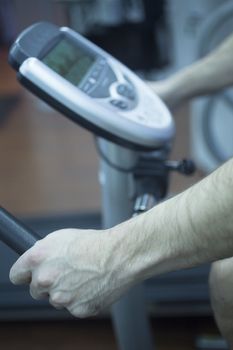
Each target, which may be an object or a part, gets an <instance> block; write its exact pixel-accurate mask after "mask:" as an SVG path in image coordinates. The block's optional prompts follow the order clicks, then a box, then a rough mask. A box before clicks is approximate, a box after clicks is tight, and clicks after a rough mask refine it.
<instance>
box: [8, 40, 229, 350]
mask: <svg viewBox="0 0 233 350" xmlns="http://www.w3.org/2000/svg"><path fill="white" fill-rule="evenodd" d="M232 57H233V35H232V36H230V37H229V38H228V39H227V40H226V41H225V42H224V43H223V44H222V45H221V46H219V47H218V48H217V49H216V50H215V51H214V52H213V53H211V54H210V55H208V56H206V57H204V58H203V59H201V60H200V61H198V62H196V63H194V64H193V65H191V66H189V67H187V68H185V69H184V70H182V71H180V72H178V73H177V74H175V75H174V76H172V77H171V78H168V79H167V80H165V81H161V82H155V83H150V86H151V88H152V89H153V90H154V91H155V93H157V94H158V95H159V96H160V97H161V98H162V99H163V100H164V101H165V103H167V105H168V106H169V107H170V108H171V109H172V108H174V107H176V106H178V105H179V104H181V103H182V102H183V101H186V100H187V99H190V98H193V97H196V96H200V95H205V94H209V93H213V92H215V91H218V90H220V89H222V88H224V87H227V86H230V85H232V84H233V64H232ZM232 174H233V159H231V160H230V161H228V162H227V163H226V164H224V165H223V166H222V167H220V168H219V169H217V170H216V171H215V172H214V173H212V174H211V175H209V176H208V177H206V178H205V179H204V180H202V181H201V182H200V183H198V184H196V185H195V186H193V187H191V188H190V189H188V190H186V191H185V192H183V193H181V194H179V195H178V196H176V197H174V198H172V199H169V200H167V201H166V202H164V203H161V204H160V205H158V206H157V207H155V208H153V209H152V210H150V211H149V212H147V213H145V214H143V215H141V216H139V217H136V218H133V219H131V220H129V221H126V222H124V223H122V224H120V225H118V226H115V227H113V228H111V229H109V230H104V231H92V230H86V231H83V230H76V229H66V230H61V231H57V232H53V233H51V234H50V235H48V236H47V237H46V238H44V239H43V240H41V241H39V242H38V243H37V244H36V245H35V246H34V247H33V248H31V249H30V250H29V251H28V252H26V253H25V254H24V255H23V256H22V257H20V258H19V260H18V261H17V262H16V263H15V264H14V266H13V267H12V269H11V272H10V279H11V281H12V282H13V283H15V284H21V283H28V284H30V291H31V294H32V296H33V297H34V298H36V299H39V298H43V297H49V299H50V302H51V304H52V305H54V306H55V307H57V308H62V307H65V308H67V309H68V310H69V311H70V312H71V313H72V314H73V315H75V316H77V317H86V316H90V315H94V314H96V313H97V312H98V311H99V310H101V309H102V308H104V307H106V306H109V305H110V304H112V303H113V302H114V301H115V300H117V299H118V298H119V297H120V296H121V295H122V294H124V293H125V291H126V290H127V289H128V288H130V287H131V286H132V285H134V284H136V283H138V282H140V281H142V280H143V279H146V278H147V277H150V276H152V275H157V274H160V273H164V272H168V271H173V270H177V269H180V268H187V267H193V266H197V265H200V264H202V263H206V262H210V261H217V260H219V259H224V258H229V257H231V256H232V255H233V215H232V213H233V196H232V193H233V176H232ZM229 271H230V272H229ZM231 271H233V259H228V260H222V261H221V262H217V263H215V264H214V265H213V269H212V272H211V276H210V286H211V293H212V302H213V309H214V311H215V316H216V320H217V322H218V324H219V327H220V329H221V331H222V333H223V335H224V336H225V337H226V339H227V340H228V341H229V344H230V345H231V347H232V349H233V338H232V335H233V326H231V323H232V322H231V319H232V317H233V305H232V298H231V295H230V292H229V291H231V290H232V286H233V277H232V276H233V273H231ZM219 283H221V284H219ZM219 285H221V286H222V288H219Z"/></svg>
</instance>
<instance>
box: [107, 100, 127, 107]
mask: <svg viewBox="0 0 233 350" xmlns="http://www.w3.org/2000/svg"><path fill="white" fill-rule="evenodd" d="M110 103H111V104H112V105H113V106H115V107H117V108H120V109H127V108H128V104H127V102H125V101H122V100H117V99H112V100H111V101H110Z"/></svg>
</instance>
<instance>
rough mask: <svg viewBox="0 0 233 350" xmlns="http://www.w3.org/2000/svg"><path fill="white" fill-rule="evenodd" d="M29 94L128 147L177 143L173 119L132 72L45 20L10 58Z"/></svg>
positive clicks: (22, 37)
mask: <svg viewBox="0 0 233 350" xmlns="http://www.w3.org/2000/svg"><path fill="white" fill-rule="evenodd" d="M9 62H10V64H11V65H12V66H13V67H14V68H15V69H16V70H17V71H18V79H19V80H20V82H21V83H22V84H23V85H25V86H26V87H27V88H28V89H29V90H31V91H32V92H33V93H35V94H36V95H37V96H39V97H40V98H41V99H42V100H44V101H46V102H47V103H48V104H50V105H51V106H53V107H55V108H56V109H57V110H59V111H60V112H61V113H63V114H64V115H66V116H67V117H69V118H70V119H72V120H73V121H74V122H76V123H78V124H80V125H82V126H84V127H85V128H87V129H89V130H90V131H92V132H93V133H94V134H96V135H98V136H101V137H103V138H106V139H108V140H110V141H112V142H113V143H117V144H120V145H123V146H126V147H128V148H133V149H138V150H153V149H158V148H161V147H163V146H164V145H165V144H168V143H170V142H171V140H172V138H173V135H174V123H173V120H172V117H171V115H170V113H169V111H168V109H167V108H166V106H165V105H164V103H163V102H162V101H161V100H160V99H159V97H157V96H156V95H155V94H154V93H153V92H152V91H151V89H150V88H149V87H148V86H147V85H146V84H145V83H144V82H143V81H142V80H141V79H140V78H139V77H138V76H137V75H136V74H134V73H133V72H132V71H131V70H130V69H128V68H127V67H126V66H124V65H123V64H122V63H120V62H119V61H118V60H116V59H115V58H114V57H112V56H111V55H109V54H108V53H106V52H105V51H104V50H102V49H101V48H99V47H97V46H96V45H95V44H93V43H91V42H90V41H89V40H87V39H86V38H84V37H83V36H81V35H80V34H78V33H76V32H74V31H73V30H71V29H70V28H67V27H61V28H59V27H57V26H55V25H53V24H51V23H47V22H39V23H36V24H34V25H32V26H31V27H29V28H27V29H26V30H24V31H23V32H22V34H21V35H19V37H18V39H17V40H16V41H15V43H14V44H13V46H12V48H11V50H10V54H9Z"/></svg>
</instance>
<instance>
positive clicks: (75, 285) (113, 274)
mask: <svg viewBox="0 0 233 350" xmlns="http://www.w3.org/2000/svg"><path fill="white" fill-rule="evenodd" d="M111 236H112V235H110V231H108V230H105V231H95V230H77V229H64V230H59V231H55V232H53V233H51V234H49V235H48V236H47V237H45V238H44V239H42V240H40V241H38V242H37V243H36V244H35V245H34V246H33V247H32V248H31V249H29V250H28V251H27V252H26V253H25V254H23V255H22V256H21V257H20V258H19V259H18V261H17V262H16V263H15V264H14V265H13V267H12V268H11V271H10V280H11V281H12V282H13V283H14V284H23V283H27V284H30V294H31V296H32V297H33V298H34V299H42V298H47V297H48V298H49V301H50V303H51V304H52V305H53V306H54V307H55V308H58V309H60V308H66V309H67V310H68V311H69V312H70V313H71V314H73V315H74V316H77V317H80V318H82V317H88V316H93V315H95V314H97V313H98V312H99V311H100V310H102V309H103V308H105V307H107V306H109V305H111V304H112V303H113V302H114V301H115V300H117V299H118V298H119V297H120V296H121V295H122V294H123V293H124V292H125V291H126V290H127V289H128V288H129V287H130V283H129V281H128V280H127V277H126V276H124V273H123V269H122V268H121V267H120V266H119V265H120V264H119V262H120V260H122V259H118V258H117V252H118V249H116V248H117V247H116V246H115V243H113V240H112V237H111Z"/></svg>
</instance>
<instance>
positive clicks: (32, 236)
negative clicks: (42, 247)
mask: <svg viewBox="0 0 233 350" xmlns="http://www.w3.org/2000/svg"><path fill="white" fill-rule="evenodd" d="M38 239H41V237H39V236H38V235H37V234H36V233H34V232H33V231H32V230H31V229H28V228H27V227H26V226H24V224H22V223H21V222H20V221H19V220H18V219H16V218H15V217H14V216H13V215H11V214H10V213H9V212H8V211H7V210H5V209H3V208H1V207H0V241H2V242H4V243H5V244H6V245H7V246H8V247H10V248H11V249H13V250H14V251H15V252H16V253H18V254H19V255H22V254H23V253H24V252H25V251H26V250H28V249H29V248H31V247H32V246H33V245H34V244H35V243H36V241H37V240H38Z"/></svg>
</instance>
